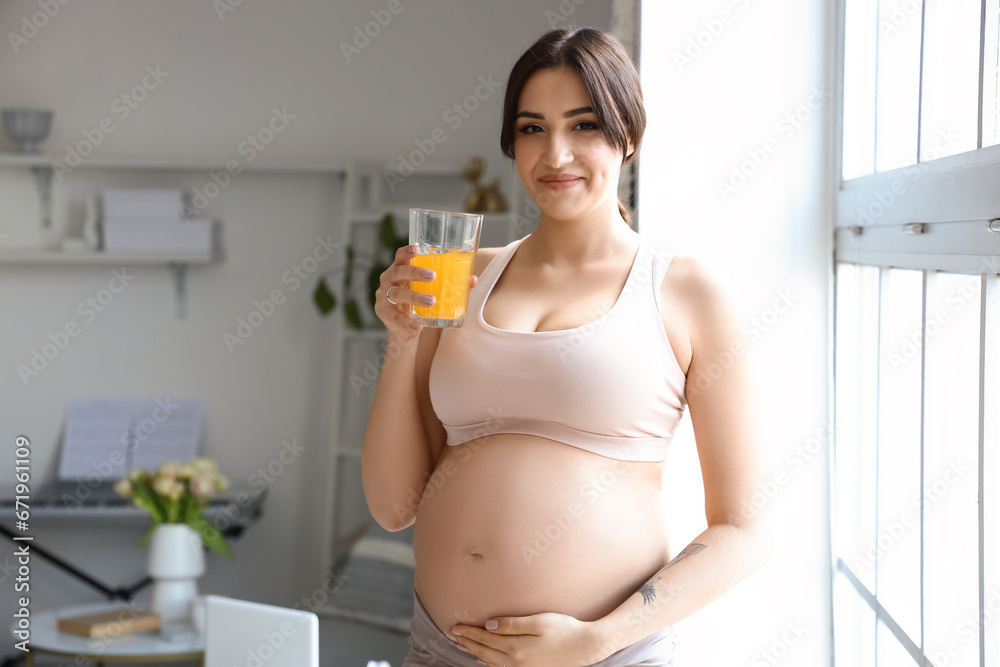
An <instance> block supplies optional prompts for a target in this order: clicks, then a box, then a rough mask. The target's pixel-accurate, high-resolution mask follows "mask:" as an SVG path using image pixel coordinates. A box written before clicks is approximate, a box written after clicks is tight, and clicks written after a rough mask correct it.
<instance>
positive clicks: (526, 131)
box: [517, 125, 542, 134]
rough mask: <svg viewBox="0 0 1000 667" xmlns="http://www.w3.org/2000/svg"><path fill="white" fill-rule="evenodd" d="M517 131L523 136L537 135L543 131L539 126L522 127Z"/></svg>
mask: <svg viewBox="0 0 1000 667" xmlns="http://www.w3.org/2000/svg"><path fill="white" fill-rule="evenodd" d="M517 131H518V132H520V133H521V134H537V133H539V132H541V131H542V128H541V127H540V126H538V125H522V126H521V127H519V128H518V129H517Z"/></svg>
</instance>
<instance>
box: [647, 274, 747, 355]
mask: <svg viewBox="0 0 1000 667" xmlns="http://www.w3.org/2000/svg"><path fill="white" fill-rule="evenodd" d="M660 298H661V301H662V303H663V313H664V326H665V327H666V329H667V335H668V337H669V338H670V340H671V343H672V344H673V345H674V348H675V351H676V352H677V356H678V361H681V358H683V359H684V361H685V362H687V363H683V362H682V366H681V367H682V368H684V369H685V370H687V368H688V367H689V363H690V361H691V360H692V359H694V358H697V356H698V354H699V352H705V351H708V350H711V349H713V348H716V347H718V346H720V345H728V344H729V343H730V342H731V341H732V339H733V338H734V337H735V336H737V334H738V328H739V327H738V323H737V321H736V317H737V316H736V305H735V304H736V301H735V294H734V289H733V283H732V276H731V275H730V274H729V273H728V272H727V271H725V269H723V268H722V267H721V266H720V265H719V264H717V263H716V262H713V261H711V260H707V259H705V258H702V257H694V256H691V255H677V256H675V257H674V258H673V259H672V260H671V262H670V266H669V268H668V269H667V272H666V275H665V276H664V278H663V283H662V284H661V285H660ZM675 338H676V339H677V342H674V341H675ZM678 348H679V349H678Z"/></svg>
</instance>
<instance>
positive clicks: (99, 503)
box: [0, 487, 266, 600]
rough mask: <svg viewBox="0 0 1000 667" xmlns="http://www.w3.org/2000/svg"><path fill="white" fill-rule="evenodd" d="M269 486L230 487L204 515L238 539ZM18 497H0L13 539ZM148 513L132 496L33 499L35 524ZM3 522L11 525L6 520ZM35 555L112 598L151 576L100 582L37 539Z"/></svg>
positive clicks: (108, 523) (105, 521) (140, 518)
mask: <svg viewBox="0 0 1000 667" xmlns="http://www.w3.org/2000/svg"><path fill="white" fill-rule="evenodd" d="M265 497H266V490H265V491H261V492H251V490H250V489H249V487H247V488H245V489H235V490H234V489H232V488H231V489H230V490H229V491H228V492H227V493H226V494H223V495H219V496H216V497H214V498H212V499H211V500H210V501H209V504H208V505H207V506H206V507H205V510H204V517H205V518H206V519H207V520H208V521H209V522H211V523H212V524H213V525H214V526H216V527H217V528H218V529H219V530H220V532H222V534H223V535H225V536H226V537H228V538H237V537H239V536H240V535H241V534H242V533H243V530H244V528H246V527H247V526H249V525H250V524H252V523H253V522H255V521H257V520H258V519H259V518H260V517H261V515H262V514H263V510H264V499H265ZM14 502H15V501H14V499H13V498H10V499H7V498H4V499H0V534H2V535H6V536H7V537H9V538H11V539H13V538H14V537H15V535H16V534H17V533H15V532H14V530H13V523H7V522H12V521H13V518H14ZM149 521H150V519H149V514H148V513H147V512H146V510H143V509H140V508H138V507H136V506H135V505H133V504H132V501H131V500H127V499H125V498H118V497H109V498H103V499H94V500H87V501H79V500H77V501H74V502H66V501H64V500H63V499H60V498H55V497H53V498H45V497H42V498H38V499H33V500H32V501H31V523H32V525H59V524H64V525H73V526H88V525H89V526H95V527H114V526H133V527H135V526H145V525H148V524H149ZM5 523H6V524H7V525H5ZM31 550H32V552H33V553H34V554H36V555H38V556H39V557H41V558H44V559H45V560H47V561H49V562H50V563H52V564H53V565H55V566H56V567H58V568H59V569H61V570H63V571H64V572H66V573H67V574H69V575H71V576H73V577H75V578H77V579H79V580H80V581H82V582H84V583H85V584H87V585H88V586H90V587H91V588H93V589H94V590H97V591H99V592H100V593H102V594H103V595H104V596H105V597H107V598H108V599H109V600H131V599H132V597H133V596H135V594H136V593H137V592H138V591H140V590H142V589H143V588H144V587H146V586H147V585H149V584H150V583H151V580H150V579H149V577H144V578H143V579H141V580H139V581H137V582H134V583H132V584H129V585H123V586H118V587H116V588H112V587H111V586H109V585H107V584H105V583H103V582H101V581H98V580H97V579H95V578H94V577H92V576H91V575H89V574H87V573H86V572H84V571H82V570H81V569H80V568H78V567H76V566H75V565H73V563H71V562H70V561H69V560H67V559H66V558H63V557H61V556H59V555H57V554H55V553H53V552H52V551H50V550H48V549H46V548H45V547H44V546H42V545H41V544H39V543H38V542H32V543H31Z"/></svg>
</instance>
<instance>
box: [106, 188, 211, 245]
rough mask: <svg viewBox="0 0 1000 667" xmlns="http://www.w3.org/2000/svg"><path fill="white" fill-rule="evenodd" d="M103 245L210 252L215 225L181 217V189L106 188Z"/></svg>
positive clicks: (209, 221) (206, 220) (202, 219)
mask: <svg viewBox="0 0 1000 667" xmlns="http://www.w3.org/2000/svg"><path fill="white" fill-rule="evenodd" d="M102 196H103V204H104V218H103V222H102V227H103V235H104V249H105V250H107V251H119V252H195V253H202V252H204V253H211V252H213V251H214V250H215V248H216V247H217V237H218V225H217V224H216V223H215V221H213V220H208V219H204V218H193V219H187V218H185V217H184V191H183V190H165V189H107V190H105V191H104V192H103V194H102Z"/></svg>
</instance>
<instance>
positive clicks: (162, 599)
mask: <svg viewBox="0 0 1000 667" xmlns="http://www.w3.org/2000/svg"><path fill="white" fill-rule="evenodd" d="M146 569H147V572H148V573H149V576H150V577H152V579H153V599H152V602H151V603H150V608H151V610H152V611H153V612H154V613H156V614H159V616H160V620H161V621H163V622H170V621H181V620H184V619H187V618H189V617H190V613H191V611H190V610H191V602H193V601H194V599H195V598H196V597H198V577H200V576H201V575H203V574H205V551H204V549H203V548H202V542H201V536H200V535H198V533H197V531H195V530H194V529H192V528H191V527H190V526H188V525H186V524H183V523H161V524H160V525H159V526H157V527H156V529H155V530H154V531H153V536H152V538H151V539H150V541H149V564H148V566H147V568H146Z"/></svg>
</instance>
